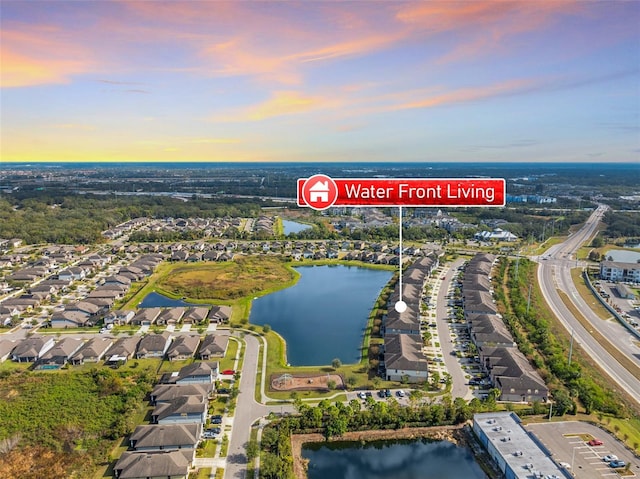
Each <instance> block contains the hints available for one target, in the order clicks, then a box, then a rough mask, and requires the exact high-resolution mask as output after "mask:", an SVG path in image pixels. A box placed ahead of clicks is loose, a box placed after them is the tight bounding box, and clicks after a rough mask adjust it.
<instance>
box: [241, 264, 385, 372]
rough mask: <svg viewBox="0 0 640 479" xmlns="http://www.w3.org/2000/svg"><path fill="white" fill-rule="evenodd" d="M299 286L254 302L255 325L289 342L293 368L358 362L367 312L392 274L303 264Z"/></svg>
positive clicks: (252, 320) (350, 267)
mask: <svg viewBox="0 0 640 479" xmlns="http://www.w3.org/2000/svg"><path fill="white" fill-rule="evenodd" d="M295 269H296V270H297V271H298V272H299V273H300V275H301V276H300V279H299V280H298V282H297V283H296V284H295V285H294V286H292V287H290V288H287V289H283V290H281V291H276V292H275V293H271V294H268V295H266V296H262V297H260V298H257V299H255V300H254V301H253V304H252V306H251V315H250V316H249V321H250V322H251V324H258V325H263V324H269V325H270V326H271V327H272V328H273V329H274V330H275V331H277V332H278V333H279V334H280V335H281V336H282V337H283V338H284V339H285V341H286V342H287V361H288V362H289V363H290V364H291V365H293V366H320V365H327V364H331V361H332V360H333V359H334V358H339V359H340V361H342V363H343V364H351V363H355V362H357V361H359V360H360V348H361V346H362V336H363V332H364V328H365V327H366V325H367V319H368V318H369V313H370V312H371V309H372V308H373V305H374V304H375V301H376V300H377V299H378V295H379V294H380V291H381V290H382V288H383V287H384V286H385V285H386V284H387V282H388V281H389V280H390V279H391V276H392V274H393V273H392V272H391V271H385V270H376V269H367V268H359V267H355V266H344V265H334V266H300V267H297V268H295Z"/></svg>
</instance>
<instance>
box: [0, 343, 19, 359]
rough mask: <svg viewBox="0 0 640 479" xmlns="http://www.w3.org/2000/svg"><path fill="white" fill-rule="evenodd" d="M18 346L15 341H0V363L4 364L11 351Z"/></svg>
mask: <svg viewBox="0 0 640 479" xmlns="http://www.w3.org/2000/svg"><path fill="white" fill-rule="evenodd" d="M16 344H18V343H17V342H16V341H9V340H0V363H3V362H5V361H6V360H7V359H9V358H10V357H11V351H13V348H15V347H16Z"/></svg>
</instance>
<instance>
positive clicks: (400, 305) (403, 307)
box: [395, 300, 407, 313]
mask: <svg viewBox="0 0 640 479" xmlns="http://www.w3.org/2000/svg"><path fill="white" fill-rule="evenodd" d="M395 308H396V311H397V312H398V313H404V312H405V311H406V310H407V303H405V302H404V301H402V300H400V301H397V302H396V305H395Z"/></svg>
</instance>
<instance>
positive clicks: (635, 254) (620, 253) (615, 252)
mask: <svg viewBox="0 0 640 479" xmlns="http://www.w3.org/2000/svg"><path fill="white" fill-rule="evenodd" d="M609 256H611V258H613V261H618V262H619V263H637V262H638V261H640V251H629V250H623V249H611V250H609V251H607V252H606V253H605V258H607V259H609Z"/></svg>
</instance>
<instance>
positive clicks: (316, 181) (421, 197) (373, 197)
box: [298, 175, 506, 210]
mask: <svg viewBox="0 0 640 479" xmlns="http://www.w3.org/2000/svg"><path fill="white" fill-rule="evenodd" d="M505 199H506V184H505V180H504V179H497V178H475V179H469V178H458V179H451V178H447V179H442V178H437V179H435V178H407V179H398V178H385V179H374V178H334V179H332V178H330V177H328V176H325V175H315V176H312V177H311V178H301V179H299V180H298V206H307V207H310V208H313V209H317V210H324V209H327V208H330V207H331V206H375V207H384V206H409V207H411V206H422V207H429V206H434V207H441V206H504V204H505Z"/></svg>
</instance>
